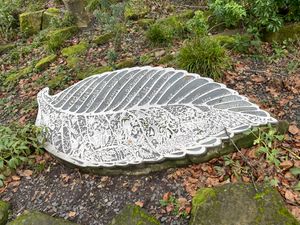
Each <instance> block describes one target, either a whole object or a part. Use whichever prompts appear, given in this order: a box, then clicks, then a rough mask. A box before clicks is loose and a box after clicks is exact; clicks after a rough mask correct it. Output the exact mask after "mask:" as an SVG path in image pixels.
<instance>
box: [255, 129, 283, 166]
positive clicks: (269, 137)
mask: <svg viewBox="0 0 300 225" xmlns="http://www.w3.org/2000/svg"><path fill="white" fill-rule="evenodd" d="M251 133H252V134H253V135H254V136H255V138H256V139H255V140H254V142H253V144H254V145H259V148H258V149H257V153H258V154H265V156H266V160H267V161H268V162H269V163H272V164H274V165H275V166H277V167H279V164H280V160H279V158H278V155H279V149H277V148H276V144H277V143H276V142H278V141H283V140H284V135H279V134H277V130H276V128H274V127H272V126H271V125H268V129H267V130H265V129H262V128H253V129H252V130H251Z"/></svg>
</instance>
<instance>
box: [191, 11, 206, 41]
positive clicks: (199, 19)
mask: <svg viewBox="0 0 300 225" xmlns="http://www.w3.org/2000/svg"><path fill="white" fill-rule="evenodd" d="M187 29H188V30H189V31H190V32H191V33H194V34H196V35H206V34H207V33H208V24H207V19H206V18H205V16H204V13H203V12H202V11H196V12H195V15H194V17H193V18H192V19H190V20H188V22H187Z"/></svg>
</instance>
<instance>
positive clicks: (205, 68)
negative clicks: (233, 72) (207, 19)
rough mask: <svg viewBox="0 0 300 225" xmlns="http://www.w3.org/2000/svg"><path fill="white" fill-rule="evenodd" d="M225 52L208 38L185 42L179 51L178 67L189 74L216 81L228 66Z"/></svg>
mask: <svg viewBox="0 0 300 225" xmlns="http://www.w3.org/2000/svg"><path fill="white" fill-rule="evenodd" d="M228 62H229V58H228V57H227V55H226V50H225V48H224V47H222V46H221V45H220V43H219V42H218V41H217V40H214V39H213V38H210V37H203V38H196V39H193V40H191V41H189V42H187V43H186V44H185V45H184V46H183V47H182V48H181V49H180V51H179V54H178V57H177V65H178V67H180V68H182V69H185V70H187V71H189V72H193V73H199V74H202V75H204V76H208V77H212V78H214V79H218V78H220V77H222V70H223V69H225V68H226V67H227V66H228Z"/></svg>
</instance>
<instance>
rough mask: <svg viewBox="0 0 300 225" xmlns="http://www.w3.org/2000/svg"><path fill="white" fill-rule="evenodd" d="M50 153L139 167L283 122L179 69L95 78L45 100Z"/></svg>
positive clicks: (86, 163)
mask: <svg viewBox="0 0 300 225" xmlns="http://www.w3.org/2000/svg"><path fill="white" fill-rule="evenodd" d="M38 102H39V113H38V117H37V121H36V124H37V125H43V126H46V127H47V128H48V134H47V145H46V149H47V150H48V151H49V152H51V153H52V154H54V155H56V156H57V157H59V158H62V159H63V160H66V161H68V162H70V163H73V164H75V165H78V166H81V167H114V166H135V165H140V164H143V163H158V162H161V161H162V160H165V159H181V158H184V157H194V156H195V157H198V156H203V155H205V154H206V153H208V152H209V151H210V149H211V148H215V147H217V146H220V145H221V144H222V140H226V139H228V137H231V138H232V137H233V136H234V135H235V134H238V133H242V132H244V131H246V130H248V129H249V128H250V127H251V126H259V125H265V124H267V123H276V122H277V121H276V120H275V119H273V118H272V117H270V115H269V114H268V113H267V112H265V111H263V110H260V109H259V108H258V106H256V105H255V104H253V103H250V102H249V101H248V99H247V98H245V97H243V96H240V95H238V93H237V92H235V91H233V90H231V89H228V88H226V86H225V85H223V84H219V83H216V82H214V81H213V80H211V79H208V78H203V77H200V76H199V75H196V74H190V73H187V72H186V71H182V70H174V69H172V68H160V67H157V68H154V67H135V68H130V69H123V70H118V71H113V72H107V73H104V74H102V75H95V76H91V77H88V78H86V79H85V80H83V81H81V82H79V83H77V84H75V85H73V86H72V87H70V88H68V89H67V90H65V91H63V92H61V93H58V94H56V95H54V96H50V95H49V94H48V89H47V88H46V89H44V90H42V91H41V92H40V93H39V95H38Z"/></svg>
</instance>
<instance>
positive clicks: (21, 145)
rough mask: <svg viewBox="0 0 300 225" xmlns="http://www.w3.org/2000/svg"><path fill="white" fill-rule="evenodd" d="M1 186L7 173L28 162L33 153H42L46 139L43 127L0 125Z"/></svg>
mask: <svg viewBox="0 0 300 225" xmlns="http://www.w3.org/2000/svg"><path fill="white" fill-rule="evenodd" d="M0 136H1V139H0V186H1V185H3V180H4V179H5V175H7V174H9V171H11V170H14V169H16V168H17V167H18V166H20V165H22V164H24V163H27V162H28V161H29V156H30V155H31V154H40V153H42V148H43V144H44V141H45V138H44V135H43V131H42V128H39V127H36V126H34V125H30V124H28V125H25V126H20V125H11V126H10V127H8V126H3V125H0Z"/></svg>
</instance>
